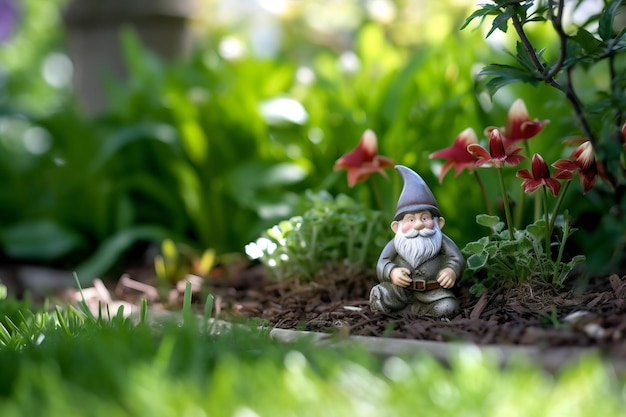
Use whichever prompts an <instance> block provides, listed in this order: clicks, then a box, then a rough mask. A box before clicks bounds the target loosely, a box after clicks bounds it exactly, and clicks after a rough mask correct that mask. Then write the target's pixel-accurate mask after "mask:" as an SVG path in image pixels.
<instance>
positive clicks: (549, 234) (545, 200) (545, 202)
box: [541, 185, 552, 259]
mask: <svg viewBox="0 0 626 417" xmlns="http://www.w3.org/2000/svg"><path fill="white" fill-rule="evenodd" d="M546 188H547V187H546V186H545V185H544V186H542V187H541V191H543V193H542V197H543V207H544V209H543V213H544V217H545V219H546V241H545V245H546V246H545V249H546V257H548V259H550V258H551V257H550V240H551V237H552V229H551V228H550V227H548V225H549V224H550V219H549V217H548V216H549V214H548V190H547V189H546Z"/></svg>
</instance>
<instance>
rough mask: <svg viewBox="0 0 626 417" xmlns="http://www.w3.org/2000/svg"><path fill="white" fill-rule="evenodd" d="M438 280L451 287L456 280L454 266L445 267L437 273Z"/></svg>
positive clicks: (445, 286) (443, 285)
mask: <svg viewBox="0 0 626 417" xmlns="http://www.w3.org/2000/svg"><path fill="white" fill-rule="evenodd" d="M437 282H438V283H439V285H441V286H442V287H443V288H451V287H452V286H453V285H454V283H455V282H456V273H455V272H454V270H453V269H452V268H443V269H442V270H441V271H439V273H438V274H437Z"/></svg>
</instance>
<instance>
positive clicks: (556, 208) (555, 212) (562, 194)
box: [548, 180, 572, 235]
mask: <svg viewBox="0 0 626 417" xmlns="http://www.w3.org/2000/svg"><path fill="white" fill-rule="evenodd" d="M571 182H572V181H571V180H569V181H567V182H566V183H565V185H564V186H563V187H562V188H561V191H560V192H559V197H558V199H557V200H556V204H555V206H554V210H552V217H551V218H550V223H549V224H548V232H549V233H550V235H552V230H553V229H554V222H556V216H557V215H558V214H559V210H560V209H561V203H563V198H564V197H565V193H566V192H567V189H568V187H569V185H570V183H571Z"/></svg>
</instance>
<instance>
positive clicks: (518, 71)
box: [479, 64, 541, 96]
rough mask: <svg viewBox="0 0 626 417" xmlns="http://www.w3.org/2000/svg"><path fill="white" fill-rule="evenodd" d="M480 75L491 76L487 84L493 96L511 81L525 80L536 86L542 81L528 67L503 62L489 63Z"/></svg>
mask: <svg viewBox="0 0 626 417" xmlns="http://www.w3.org/2000/svg"><path fill="white" fill-rule="evenodd" d="M479 75H485V76H489V77H491V78H490V80H489V81H487V84H486V86H487V89H488V90H489V94H491V96H493V95H494V94H495V93H496V92H497V91H498V90H499V89H501V88H502V87H504V86H506V85H508V84H511V83H515V82H524V83H529V84H531V85H533V86H536V85H538V84H539V82H540V81H541V79H538V78H537V77H536V76H535V75H534V74H532V73H529V72H528V70H526V69H522V68H517V67H513V66H511V65H502V64H490V65H487V66H486V67H484V68H483V69H482V71H480V73H479Z"/></svg>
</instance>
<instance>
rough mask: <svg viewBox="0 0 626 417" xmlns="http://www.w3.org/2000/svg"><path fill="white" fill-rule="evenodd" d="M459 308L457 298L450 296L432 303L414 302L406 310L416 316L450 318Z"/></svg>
mask: <svg viewBox="0 0 626 417" xmlns="http://www.w3.org/2000/svg"><path fill="white" fill-rule="evenodd" d="M459 310H460V308H459V303H458V302H457V300H456V298H453V297H449V298H442V299H441V300H437V301H433V302H432V303H414V304H412V305H411V306H409V307H408V308H407V310H406V311H407V313H408V312H410V314H413V315H416V316H429V317H437V318H441V317H446V318H450V317H453V316H455V315H456V314H457V313H458V312H459Z"/></svg>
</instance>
